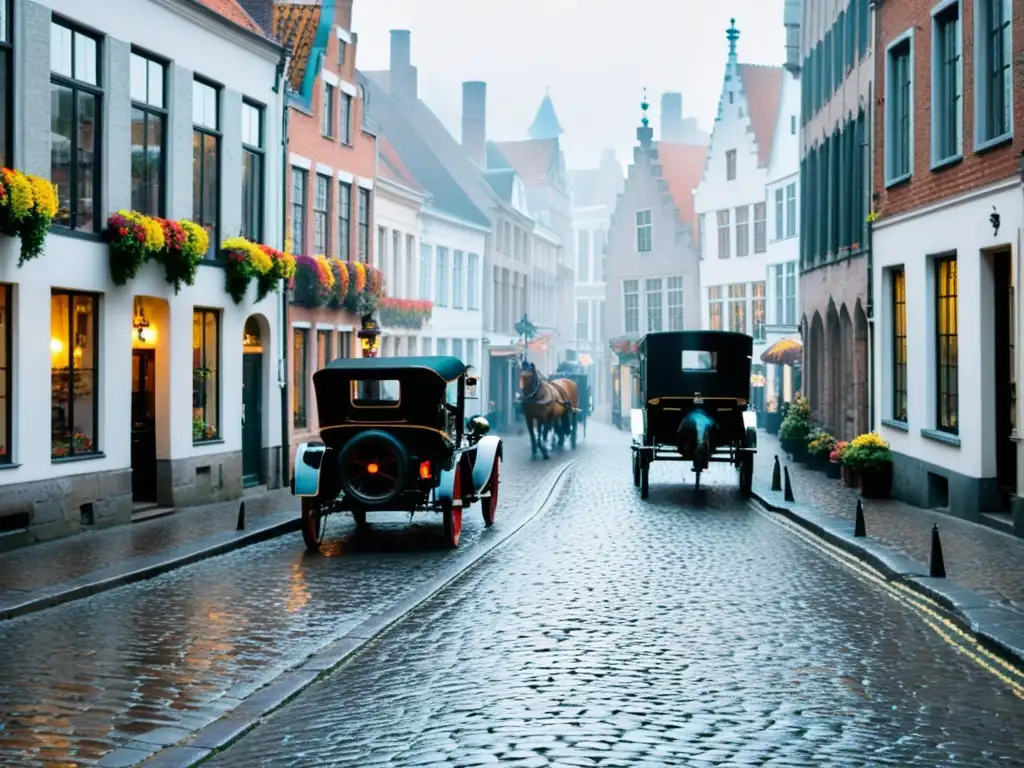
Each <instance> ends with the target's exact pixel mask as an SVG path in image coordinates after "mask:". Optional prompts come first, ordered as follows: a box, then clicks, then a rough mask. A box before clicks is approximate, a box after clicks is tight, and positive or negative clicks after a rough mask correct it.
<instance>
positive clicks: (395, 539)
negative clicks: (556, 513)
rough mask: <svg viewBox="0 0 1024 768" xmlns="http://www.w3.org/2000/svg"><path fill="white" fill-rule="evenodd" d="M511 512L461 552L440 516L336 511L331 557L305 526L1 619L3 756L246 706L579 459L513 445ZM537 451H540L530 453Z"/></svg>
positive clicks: (132, 734)
mask: <svg viewBox="0 0 1024 768" xmlns="http://www.w3.org/2000/svg"><path fill="white" fill-rule="evenodd" d="M510 447H511V450H508V451H507V452H506V461H505V463H504V465H503V468H502V470H503V473H502V507H501V509H500V511H499V516H498V521H497V523H496V524H495V526H494V527H493V528H492V529H489V530H485V529H484V527H483V521H482V518H481V517H480V515H479V513H478V510H477V509H476V508H474V509H473V512H474V513H476V514H470V513H469V512H467V515H466V519H465V523H464V526H463V534H462V543H461V546H460V548H459V549H458V550H456V551H454V552H453V551H450V550H445V549H443V548H442V547H441V545H440V540H441V526H440V518H439V517H437V516H433V517H431V516H426V515H424V516H422V517H421V516H417V517H416V518H415V519H414V522H413V523H412V524H410V522H409V516H408V515H403V514H392V515H387V516H383V517H382V516H376V517H371V523H373V527H372V529H371V530H370V531H369V532H368V533H367V534H366V535H360V536H356V535H354V531H353V527H352V525H351V519H350V518H348V517H347V516H336V517H332V518H331V519H330V522H329V524H328V529H327V538H326V540H325V543H324V548H323V549H324V555H326V556H312V555H307V554H306V553H305V551H304V547H303V544H302V540H301V537H300V536H299V534H298V533H295V534H291V535H288V536H285V537H283V538H280V539H275V540H272V541H269V542H266V543H263V544H259V545H256V546H252V547H249V548H247V549H243V550H240V551H238V552H235V553H232V554H230V555H225V556H222V557H219V558H215V559H212V560H207V561H204V562H201V563H198V564H196V565H194V566H190V567H188V568H184V569H182V570H179V571H175V572H172V573H169V574H167V575H164V576H161V577H159V578H156V579H153V580H151V581H146V582H142V583H139V584H135V585H132V586H128V587H123V588H120V589H117V590H114V591H111V592H107V593H104V594H101V595H98V596H95V597H92V598H87V599H85V600H80V601H78V602H73V603H69V604H66V605H62V606H58V607H55V608H52V609H49V610H46V611H43V612H41V613H38V614H33V615H29V616H25V617H23V618H19V619H14V620H11V621H7V622H3V623H2V624H0V765H2V766H4V767H5V768H6V767H7V766H22V765H39V764H43V763H44V762H46V761H57V762H64V763H65V764H67V762H68V761H71V762H72V763H81V764H90V763H93V762H95V761H97V760H99V759H101V758H102V757H103V755H105V754H107V753H109V752H111V751H112V750H113V749H115V748H116V747H123V746H128V747H133V746H138V747H139V748H140V749H142V750H144V751H152V750H154V749H155V748H156V747H157V746H159V745H164V744H172V743H175V742H177V741H179V740H180V739H182V738H184V737H186V736H187V735H188V734H189V733H190V732H191V731H193V730H195V729H198V728H199V727H201V726H203V725H205V724H207V723H209V722H211V721H212V720H214V719H216V718H217V717H218V716H220V715H221V714H223V713H224V712H225V711H228V710H230V709H231V708H233V707H235V706H237V705H238V703H239V701H240V700H241V699H242V698H244V697H245V696H248V695H250V694H251V693H253V692H254V691H256V690H257V689H258V688H260V687H261V686H262V685H264V684H266V683H267V682H269V681H271V680H273V679H274V678H275V677H276V676H277V675H279V674H280V673H281V672H282V671H284V670H285V669H287V668H289V667H292V666H294V665H296V664H297V663H299V662H301V661H302V660H303V659H305V658H306V657H307V656H308V655H309V654H310V653H313V652H314V651H316V650H318V649H319V648H322V647H323V646H324V645H326V644H327V643H328V642H330V641H331V640H333V639H334V638H336V637H338V636H339V635H340V634H342V633H344V632H345V631H346V629H348V628H349V627H351V626H352V625H353V624H355V623H357V622H358V621H360V620H362V619H365V618H366V617H367V616H369V615H370V614H372V613H374V612H376V611H379V610H381V609H383V608H385V607H387V606H388V605H391V604H393V603H394V602H396V601H397V600H399V599H400V598H401V597H402V596H403V595H405V594H406V593H408V592H409V591H410V590H412V589H414V588H416V587H417V586H418V585H420V584H421V583H423V582H424V581H425V580H426V579H428V578H430V577H431V576H433V575H434V574H437V573H439V572H440V571H441V570H443V569H444V568H446V567H448V566H450V565H451V564H452V563H454V562H455V560H457V559H458V558H459V557H461V556H465V555H466V554H467V553H468V552H469V551H471V550H472V547H473V545H474V544H475V543H476V542H477V541H479V540H481V538H489V537H494V536H500V535H501V531H502V529H503V528H505V527H514V525H515V523H516V521H517V520H519V519H521V518H522V516H523V515H524V514H526V513H528V512H530V511H532V510H533V508H534V507H535V505H536V503H537V496H538V494H539V493H540V492H541V491H543V490H545V489H546V485H545V483H546V482H547V481H548V478H551V477H553V473H554V472H555V471H557V470H558V468H559V467H560V466H561V465H562V464H563V463H564V462H565V461H567V460H568V459H569V458H571V456H570V455H569V454H568V452H566V453H564V454H561V455H555V456H553V459H552V461H550V462H544V463H543V464H539V463H536V464H531V463H529V461H528V459H526V458H524V454H523V451H524V448H525V451H527V452H528V451H529V446H528V445H522V444H521V442H512V443H511V444H510ZM527 455H528V454H527Z"/></svg>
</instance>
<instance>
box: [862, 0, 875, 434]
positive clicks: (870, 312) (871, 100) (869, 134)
mask: <svg viewBox="0 0 1024 768" xmlns="http://www.w3.org/2000/svg"><path fill="white" fill-rule="evenodd" d="M877 6H878V3H877V0H871V20H870V24H871V35H870V38H869V39H870V40H871V41H872V46H871V50H872V57H871V60H872V61H874V57H875V56H877V55H878V21H877V17H878V7H877ZM874 133H875V80H874V71H872V73H871V81H870V83H869V84H868V115H867V126H865V131H864V139H865V141H867V145H868V160H867V162H868V169H867V182H868V183H867V187H868V188H867V196H868V205H867V209H868V211H869V212H872V211H874V210H875V191H874V185H875V142H874V141H873V138H874ZM865 240H866V241H867V247H868V252H867V262H868V263H867V269H868V281H867V283H868V295H867V302H866V304H867V308H866V313H867V319H868V427H869V429H871V430H872V431H874V430H875V429H876V427H877V426H878V425H877V424H876V423H875V411H876V410H877V409H876V404H875V257H874V226H873V225H872V224H868V225H867V237H866V238H865Z"/></svg>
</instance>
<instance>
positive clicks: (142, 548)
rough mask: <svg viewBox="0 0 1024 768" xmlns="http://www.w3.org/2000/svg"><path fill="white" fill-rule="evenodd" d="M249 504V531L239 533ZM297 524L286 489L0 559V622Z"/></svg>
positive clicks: (294, 502)
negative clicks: (242, 510) (239, 523)
mask: <svg viewBox="0 0 1024 768" xmlns="http://www.w3.org/2000/svg"><path fill="white" fill-rule="evenodd" d="M242 501H244V502H245V518H246V520H245V530H244V531H236V530H235V528H236V526H237V521H238V510H239V505H240V504H241V502H242ZM298 524H299V514H298V503H297V500H296V499H294V498H293V497H292V495H291V492H290V491H289V489H287V488H283V489H278V490H275V491H269V492H267V493H262V494H252V495H248V496H243V497H242V498H240V499H236V500H234V501H225V502H220V503H217V504H209V505H205V506H201V507H193V508H189V509H186V510H183V511H181V512H176V513H174V514H172V515H169V516H167V517H160V518H156V519H154V520H147V521H145V522H140V523H132V524H130V525H122V526H117V527H115V528H107V529H103V530H98V531H86V532H83V533H80V534H78V535H75V536H69V537H67V538H63V539H57V540H55V541H49V542H45V543H42V544H33V545H30V546H28V547H22V548H20V549H15V550H11V551H9V552H3V553H0V620H2V619H8V618H11V617H13V616H19V615H21V614H24V613H31V612H32V611H38V610H42V609H44V608H48V607H50V606H53V605H58V604H60V603H66V602H69V601H71V600H77V599H80V598H82V597H87V596H88V595H91V594H95V593H97V592H102V591H104V590H107V589H113V588H114V587H118V586H121V585H123V584H128V583H131V582H133V581H139V580H141V579H146V578H151V577H153V576H156V575H158V574H160V573H165V572H166V571H169V570H172V569H174V568H179V567H181V566H184V565H188V564H190V563H193V562H197V561H199V560H202V559H204V558H206V557H211V556H213V555H219V554H223V553H224V552H229V551H231V550H234V549H239V548H241V547H244V546H247V545H249V544H253V543H256V542H258V541H262V540H264V539H267V538H271V537H273V536H277V535H279V534H281V533H285V532H287V531H290V530H297V529H298Z"/></svg>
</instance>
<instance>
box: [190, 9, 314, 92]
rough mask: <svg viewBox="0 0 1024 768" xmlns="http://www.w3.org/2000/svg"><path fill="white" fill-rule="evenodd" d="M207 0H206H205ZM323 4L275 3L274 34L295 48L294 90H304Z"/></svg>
mask: <svg viewBox="0 0 1024 768" xmlns="http://www.w3.org/2000/svg"><path fill="white" fill-rule="evenodd" d="M204 2H206V0H204ZM320 10H321V8H320V6H319V5H313V4H299V3H276V4H275V5H274V36H275V37H277V39H278V40H279V41H280V42H281V44H282V45H286V46H288V47H289V48H291V50H292V61H291V66H290V67H289V68H288V81H289V85H290V86H291V88H292V90H293V91H295V92H296V93H301V92H302V82H303V80H305V78H306V69H307V68H308V67H309V55H310V52H311V51H312V49H313V40H314V38H315V37H316V30H317V27H318V26H319V25H320Z"/></svg>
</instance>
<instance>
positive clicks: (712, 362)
mask: <svg viewBox="0 0 1024 768" xmlns="http://www.w3.org/2000/svg"><path fill="white" fill-rule="evenodd" d="M717 367H718V353H717V352H703V351H701V350H697V349H684V350H683V370H684V371H713V370H715V369H716V368H717Z"/></svg>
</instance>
